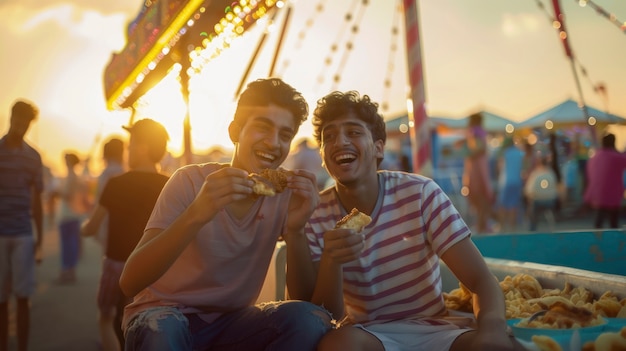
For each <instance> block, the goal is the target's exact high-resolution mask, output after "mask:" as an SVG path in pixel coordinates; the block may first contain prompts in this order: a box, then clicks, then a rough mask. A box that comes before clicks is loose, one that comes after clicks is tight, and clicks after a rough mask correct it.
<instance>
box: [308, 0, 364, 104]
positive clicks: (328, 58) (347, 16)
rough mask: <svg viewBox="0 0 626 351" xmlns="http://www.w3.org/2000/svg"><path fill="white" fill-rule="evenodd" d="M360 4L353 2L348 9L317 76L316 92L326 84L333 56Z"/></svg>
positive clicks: (357, 1) (356, 1) (356, 0)
mask: <svg viewBox="0 0 626 351" xmlns="http://www.w3.org/2000/svg"><path fill="white" fill-rule="evenodd" d="M358 4H359V0H353V1H352V4H351V5H350V8H349V9H348V11H347V12H346V14H345V16H344V22H343V24H342V26H341V28H340V29H339V31H338V32H337V38H336V39H335V41H334V42H333V43H332V44H331V45H330V50H329V51H328V54H327V56H326V57H325V58H324V66H323V67H322V70H321V72H320V74H319V75H318V76H317V80H316V84H315V89H314V91H315V92H317V91H318V90H319V88H320V87H321V85H322V84H324V79H325V77H326V76H327V74H328V73H327V71H328V69H329V68H330V66H331V65H332V63H333V56H334V55H336V54H337V52H338V49H339V43H340V42H341V40H342V38H343V36H344V35H345V33H346V31H347V28H348V27H349V26H350V22H351V21H352V19H353V16H352V14H353V13H355V12H356V11H355V9H356V6H358Z"/></svg>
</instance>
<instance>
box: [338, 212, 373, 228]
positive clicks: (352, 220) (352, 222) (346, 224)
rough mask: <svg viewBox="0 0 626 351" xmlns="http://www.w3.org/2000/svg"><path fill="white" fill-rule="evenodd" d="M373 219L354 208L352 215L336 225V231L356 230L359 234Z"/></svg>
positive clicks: (348, 215) (349, 214)
mask: <svg viewBox="0 0 626 351" xmlns="http://www.w3.org/2000/svg"><path fill="white" fill-rule="evenodd" d="M371 221H372V217H370V216H368V215H366V214H365V213H363V212H360V211H359V210H357V209H356V208H353V209H352V211H350V213H348V214H347V215H346V216H344V217H343V218H342V219H340V220H339V221H338V222H337V224H336V225H335V228H336V229H354V230H355V231H356V232H357V233H358V232H360V231H361V230H363V228H364V227H365V226H366V225H368V224H370V222H371Z"/></svg>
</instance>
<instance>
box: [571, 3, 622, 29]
mask: <svg viewBox="0 0 626 351" xmlns="http://www.w3.org/2000/svg"><path fill="white" fill-rule="evenodd" d="M574 1H576V2H577V3H578V4H579V5H580V7H586V6H587V5H588V6H589V7H591V8H593V9H594V10H596V12H597V13H598V14H599V15H601V16H603V17H604V18H606V19H608V20H609V21H610V22H611V23H613V24H614V25H615V26H616V27H617V28H619V29H620V30H621V31H622V33H624V34H626V22H622V21H620V20H619V19H617V16H616V15H615V14H613V13H610V12H608V11H607V10H605V9H604V8H602V6H600V5H598V4H596V3H595V2H593V1H592V0H574Z"/></svg>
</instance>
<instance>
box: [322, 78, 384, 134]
mask: <svg viewBox="0 0 626 351" xmlns="http://www.w3.org/2000/svg"><path fill="white" fill-rule="evenodd" d="M350 112H352V113H354V114H355V115H356V116H357V117H358V118H359V119H360V120H362V121H363V122H365V123H366V124H367V125H368V127H369V129H370V131H371V133H372V138H373V139H374V141H376V140H382V141H383V143H385V142H386V141H387V130H386V127H385V120H384V119H383V116H382V115H381V114H380V113H378V103H376V102H373V101H372V100H371V99H370V97H369V96H367V95H363V96H360V94H359V93H358V92H357V91H355V90H350V91H347V92H345V93H344V92H340V91H334V92H332V93H330V94H328V95H326V96H324V97H322V98H321V99H319V100H317V107H316V108H315V111H314V112H313V120H312V123H313V137H314V138H315V140H316V141H317V143H318V144H320V145H321V143H322V130H323V129H324V125H325V124H326V123H328V122H330V121H332V120H334V119H335V118H338V117H341V116H343V115H346V114H348V113H350Z"/></svg>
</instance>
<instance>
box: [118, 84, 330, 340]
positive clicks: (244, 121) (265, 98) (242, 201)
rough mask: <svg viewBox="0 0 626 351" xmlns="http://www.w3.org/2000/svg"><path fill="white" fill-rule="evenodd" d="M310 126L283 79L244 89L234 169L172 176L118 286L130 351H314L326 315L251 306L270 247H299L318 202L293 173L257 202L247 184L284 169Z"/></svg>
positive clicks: (301, 175)
mask: <svg viewBox="0 0 626 351" xmlns="http://www.w3.org/2000/svg"><path fill="white" fill-rule="evenodd" d="M307 115H308V105H307V102H306V100H305V99H304V97H303V96H302V95H301V94H300V93H299V92H298V91H296V90H295V89H294V88H293V87H291V86H290V85H288V84H286V83H285V82H283V81H282V80H281V79H278V78H270V79H259V80H256V81H254V82H251V83H249V84H248V85H247V87H246V89H245V90H244V91H243V93H242V94H241V96H240V97H239V101H238V103H237V107H236V110H235V114H234V119H233V121H232V122H231V123H230V125H229V128H228V134H229V136H230V139H231V141H232V142H233V143H234V146H235V148H234V151H233V156H232V160H231V163H230V164H220V163H205V164H192V165H187V166H184V167H181V168H179V169H178V170H177V171H176V172H175V173H174V174H173V175H172V176H171V178H170V180H169V181H168V183H167V184H166V185H165V187H164V188H163V190H162V191H161V195H160V196H159V198H158V200H157V202H156V204H155V207H154V210H153V211H152V215H151V216H150V219H149V220H148V223H147V224H146V228H145V230H144V234H143V236H142V238H141V240H140V241H139V243H138V244H137V247H136V248H135V250H134V251H133V252H132V253H131V254H130V256H129V257H128V260H127V261H126V265H125V266H124V270H123V272H122V276H121V278H120V286H121V288H122V291H123V292H124V293H125V294H126V295H127V296H134V299H133V302H132V303H131V304H130V305H128V306H127V307H126V309H125V310H124V321H123V325H124V330H125V336H126V343H125V349H126V350H127V351H132V350H149V351H158V350H192V349H193V350H209V349H212V350H218V349H219V350H250V351H255V350H259V351H260V350H270V349H271V350H277V351H288V350H302V351H312V350H315V349H316V345H317V342H318V340H319V339H320V338H321V337H322V335H324V334H325V333H326V332H327V331H328V330H329V329H330V328H331V327H332V326H331V318H330V316H329V315H328V312H326V311H325V310H324V309H323V308H322V307H320V306H315V305H313V304H311V303H309V302H304V301H278V302H269V303H264V304H257V305H255V302H256V300H257V299H258V296H259V293H260V291H261V288H262V286H263V282H264V280H265V276H266V275H267V270H268V267H269V264H270V261H271V258H272V254H273V253H274V249H275V247H276V241H277V240H278V239H279V237H281V236H282V237H283V238H284V240H285V242H286V244H287V252H288V253H289V251H290V250H291V249H290V247H291V246H292V245H298V244H299V243H300V240H301V233H302V231H303V230H304V225H305V223H306V221H307V220H308V219H309V216H310V215H311V212H312V211H313V209H314V208H315V206H316V205H317V203H318V201H319V195H318V193H317V186H316V181H315V175H314V174H312V173H311V172H309V171H306V170H294V171H293V173H289V175H288V176H287V188H286V189H284V191H283V192H280V193H277V194H275V196H257V195H255V194H254V193H253V184H254V181H253V180H252V179H251V178H250V177H249V175H250V174H251V173H259V172H261V171H262V170H264V169H276V168H278V167H279V166H280V165H281V164H282V163H283V161H284V160H285V158H286V157H287V154H288V153H289V147H290V144H291V142H292V140H293V138H294V136H295V135H296V133H297V132H298V129H299V127H300V125H301V124H302V122H303V121H304V120H306V118H307ZM292 238H293V240H295V241H296V244H293V241H292ZM288 255H289V254H288Z"/></svg>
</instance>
